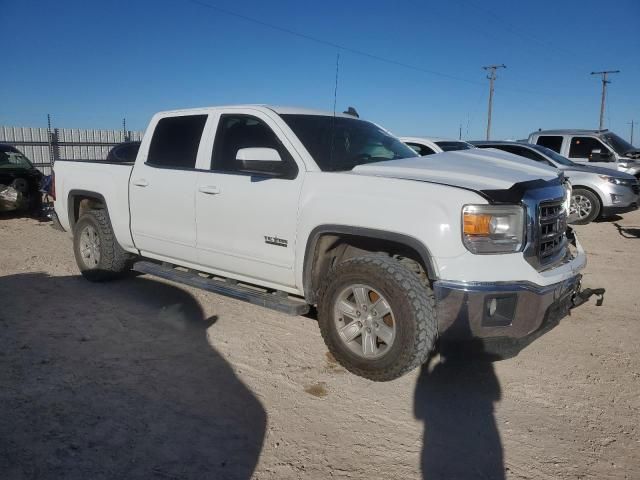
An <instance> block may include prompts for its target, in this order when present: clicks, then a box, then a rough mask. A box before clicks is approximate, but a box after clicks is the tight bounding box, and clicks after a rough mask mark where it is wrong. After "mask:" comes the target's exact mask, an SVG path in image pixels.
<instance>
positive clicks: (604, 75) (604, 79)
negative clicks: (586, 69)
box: [591, 70, 620, 130]
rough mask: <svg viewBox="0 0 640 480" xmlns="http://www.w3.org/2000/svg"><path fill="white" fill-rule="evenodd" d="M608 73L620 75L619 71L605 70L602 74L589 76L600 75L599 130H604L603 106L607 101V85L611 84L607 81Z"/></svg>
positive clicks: (593, 73)
mask: <svg viewBox="0 0 640 480" xmlns="http://www.w3.org/2000/svg"><path fill="white" fill-rule="evenodd" d="M610 73H620V70H606V71H603V72H591V75H602V99H601V100H600V127H599V128H600V130H602V129H603V128H604V104H605V102H606V100H607V84H608V83H611V81H610V80H607V75H609V74H610Z"/></svg>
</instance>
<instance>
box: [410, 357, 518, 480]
mask: <svg viewBox="0 0 640 480" xmlns="http://www.w3.org/2000/svg"><path fill="white" fill-rule="evenodd" d="M475 348H476V349H477V347H475ZM493 360H494V359H492V358H488V357H486V356H483V355H482V354H479V353H474V354H473V357H471V354H469V357H467V356H466V355H465V354H464V353H463V352H460V351H455V350H449V352H448V353H447V350H444V351H443V352H441V354H440V356H439V358H435V359H432V362H428V363H426V364H425V365H424V366H423V367H422V370H421V372H420V376H419V377H418V383H417V385H416V390H415V397H414V408H415V412H414V413H415V416H416V418H418V419H421V420H422V421H424V424H425V426H424V438H423V447H422V456H421V466H422V473H423V478H424V479H426V480H444V479H453V478H455V479H476V478H486V479H492V480H493V479H504V478H505V473H504V463H503V451H502V443H501V441H500V434H499V432H498V427H497V425H496V420H495V417H494V403H495V402H497V401H499V400H500V397H501V390H500V383H499V382H498V378H497V377H496V374H495V371H494V368H493ZM430 363H432V364H433V363H435V365H430Z"/></svg>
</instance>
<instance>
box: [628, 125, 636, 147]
mask: <svg viewBox="0 0 640 480" xmlns="http://www.w3.org/2000/svg"><path fill="white" fill-rule="evenodd" d="M627 125H631V138H630V139H629V143H630V144H631V145H633V129H634V126H635V122H634V121H633V120H631V121H630V122H627Z"/></svg>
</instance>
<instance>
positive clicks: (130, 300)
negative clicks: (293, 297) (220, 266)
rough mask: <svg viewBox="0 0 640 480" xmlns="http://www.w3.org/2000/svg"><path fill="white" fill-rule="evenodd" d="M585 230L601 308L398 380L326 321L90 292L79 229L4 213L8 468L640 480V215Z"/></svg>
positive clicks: (4, 439)
mask: <svg viewBox="0 0 640 480" xmlns="http://www.w3.org/2000/svg"><path fill="white" fill-rule="evenodd" d="M577 230H578V234H579V237H580V239H581V241H582V243H583V245H584V247H585V249H586V250H587V252H588V254H589V265H588V268H587V270H586V275H585V280H584V284H585V285H586V286H592V287H599V286H604V287H606V288H607V294H606V297H605V304H604V306H603V307H600V308H598V307H596V306H595V305H594V303H595V302H594V301H593V300H592V301H591V302H590V304H588V305H585V306H582V307H580V308H579V309H577V310H575V311H574V312H573V314H572V315H571V316H570V317H567V318H565V319H564V320H563V321H562V323H561V324H560V326H558V327H557V328H556V329H554V330H552V331H551V332H550V333H548V334H546V335H545V336H543V337H542V338H540V339H538V340H537V341H536V342H534V343H533V344H532V345H530V346H529V347H528V348H527V349H525V350H524V351H523V352H522V353H521V354H520V355H519V356H517V357H516V358H513V359H510V360H505V361H501V362H496V363H487V362H485V361H482V360H473V361H470V362H466V363H462V364H460V363H436V364H435V365H431V368H426V367H423V368H422V370H421V371H415V372H412V373H411V374H409V375H406V376H405V377H403V378H401V379H398V380H396V381H394V382H390V383H382V384H380V383H373V382H370V381H367V380H364V379H361V378H358V377H356V376H353V375H351V374H349V373H346V372H345V371H344V370H343V369H342V368H340V367H339V366H338V365H336V364H335V362H334V361H332V359H331V358H330V357H328V356H327V353H326V349H325V347H324V344H323V342H322V339H321V337H320V333H319V331H318V327H317V324H316V322H315V321H314V320H313V319H311V318H306V317H287V316H285V315H282V314H279V313H276V312H272V311H270V310H265V309H262V308H260V307H255V306H252V305H248V304H245V303H241V302H239V301H235V300H231V299H228V298H225V297H221V296H218V295H214V294H211V293H206V292H202V291H198V290H195V289H191V288H187V287H183V286H180V285H175V284H171V283H169V282H163V281H159V280H156V279H153V278H151V277H148V276H138V277H133V276H132V277H131V278H128V279H125V280H122V281H118V282H114V283H110V284H101V285H98V284H91V283H89V282H87V281H85V280H83V279H82V278H81V277H80V276H79V275H78V271H77V269H76V266H75V262H74V259H73V254H72V250H71V241H70V239H69V238H68V237H67V235H66V234H65V233H61V232H57V231H55V230H53V229H52V228H51V227H50V226H49V224H46V223H39V222H37V221H35V220H31V219H20V218H0V478H2V479H23V478H24V479H30V478H34V479H35V478H38V479H58V478H60V479H62V478H64V479H72V480H74V479H77V480H80V479H82V480H84V479H106V478H109V479H125V478H149V479H154V478H158V479H227V478H228V479H248V478H254V479H264V480H267V479H278V480H279V479H298V478H311V479H326V478H333V477H336V478H338V477H344V478H352V479H359V478H366V479H418V478H426V479H455V478H505V477H506V478H509V479H579V478H580V479H609V478H629V479H637V478H640V431H639V427H638V424H639V423H640V341H639V340H640V322H639V320H640V287H639V285H640V284H639V276H638V275H639V274H638V272H639V271H640V212H635V213H633V214H626V215H625V216H624V218H618V219H615V220H613V221H609V222H599V223H594V224H591V225H587V226H584V227H578V228H577Z"/></svg>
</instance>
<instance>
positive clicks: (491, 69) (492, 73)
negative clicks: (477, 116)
mask: <svg viewBox="0 0 640 480" xmlns="http://www.w3.org/2000/svg"><path fill="white" fill-rule="evenodd" d="M499 68H507V66H506V65H504V64H500V65H487V66H485V67H482V69H483V70H486V71H488V72H489V74H488V75H487V78H488V79H489V112H488V115H487V140H490V137H491V113H492V110H493V82H495V81H496V70H497V69H499Z"/></svg>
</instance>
